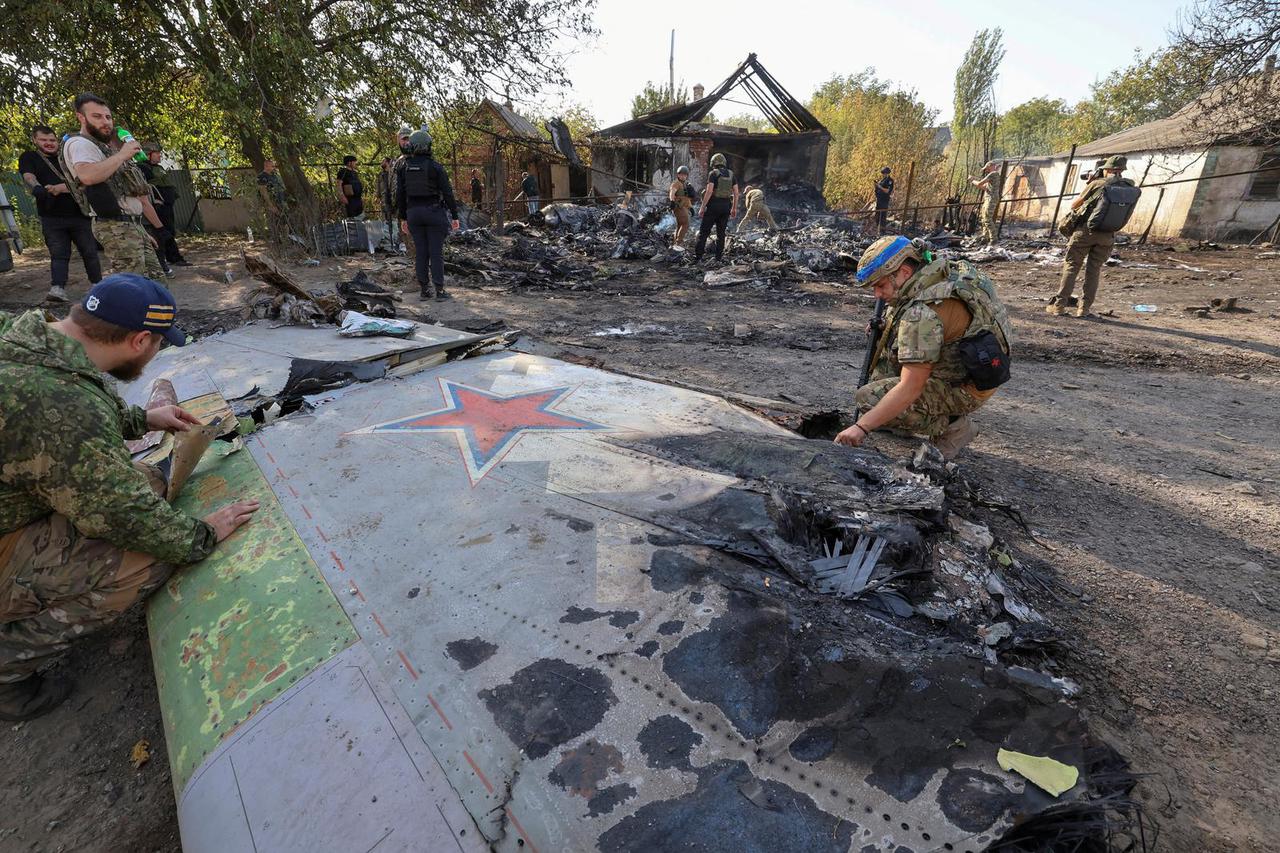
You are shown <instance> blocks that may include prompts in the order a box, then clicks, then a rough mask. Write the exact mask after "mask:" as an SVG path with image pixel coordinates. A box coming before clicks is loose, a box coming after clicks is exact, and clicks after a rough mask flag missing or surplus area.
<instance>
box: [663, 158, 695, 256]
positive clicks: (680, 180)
mask: <svg viewBox="0 0 1280 853" xmlns="http://www.w3.org/2000/svg"><path fill="white" fill-rule="evenodd" d="M695 198H697V193H695V192H694V191H693V187H691V186H689V167H688V166H681V167H679V168H678V169H676V179H675V180H674V181H672V182H671V188H670V189H669V190H667V199H668V200H669V201H670V202H671V211H672V213H674V214H675V217H676V230H675V231H673V232H671V245H672V246H683V245H684V238H685V236H686V235H687V234H688V233H689V219H690V211H691V210H693V201H694V199H695Z"/></svg>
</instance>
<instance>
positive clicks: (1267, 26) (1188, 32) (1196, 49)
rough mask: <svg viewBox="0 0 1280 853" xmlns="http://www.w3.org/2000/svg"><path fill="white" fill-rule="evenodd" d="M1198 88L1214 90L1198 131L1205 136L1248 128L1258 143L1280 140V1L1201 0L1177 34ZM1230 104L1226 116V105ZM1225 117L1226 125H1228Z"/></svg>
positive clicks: (1186, 14) (1176, 44)
mask: <svg viewBox="0 0 1280 853" xmlns="http://www.w3.org/2000/svg"><path fill="white" fill-rule="evenodd" d="M1172 36H1173V48H1174V49H1175V50H1177V51H1178V52H1179V53H1180V54H1181V55H1182V56H1183V57H1184V58H1185V61H1186V65H1187V66H1188V68H1187V69H1185V70H1184V73H1187V72H1189V73H1190V76H1191V77H1192V79H1193V80H1194V82H1195V83H1196V85H1197V88H1198V90H1199V92H1208V91H1209V90H1210V89H1214V90H1216V91H1214V93H1213V95H1212V99H1211V101H1210V102H1209V104H1208V106H1209V109H1206V110H1204V111H1203V113H1202V114H1201V115H1200V116H1198V117H1197V119H1196V120H1195V122H1194V126H1195V129H1196V130H1198V131H1200V132H1201V133H1202V134H1203V135H1204V136H1205V137H1206V138H1210V139H1211V138H1215V137H1218V136H1221V135H1222V134H1223V132H1224V130H1227V131H1231V130H1234V131H1238V132H1248V133H1249V134H1250V135H1251V136H1252V137H1253V138H1254V139H1255V140H1256V141H1258V142H1262V143H1268V144H1274V143H1277V142H1280V79H1278V78H1277V75H1276V73H1275V70H1274V63H1275V55H1276V51H1277V50H1278V49H1280V2H1277V1H1276V0H1214V2H1207V0H1198V2H1196V3H1195V5H1194V6H1192V7H1191V9H1190V10H1188V11H1186V12H1184V13H1183V15H1182V17H1181V19H1180V25H1179V26H1178V28H1177V29H1175V30H1174V32H1173V33H1172ZM1223 105H1225V106H1226V107H1227V109H1226V114H1225V115H1224V114H1223V111H1222V110H1221V109H1218V107H1221V106H1223ZM1224 120H1225V123H1224Z"/></svg>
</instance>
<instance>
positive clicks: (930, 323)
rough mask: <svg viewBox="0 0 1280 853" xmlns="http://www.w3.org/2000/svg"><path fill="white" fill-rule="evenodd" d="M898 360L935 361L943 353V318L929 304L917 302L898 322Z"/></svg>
mask: <svg viewBox="0 0 1280 853" xmlns="http://www.w3.org/2000/svg"><path fill="white" fill-rule="evenodd" d="M897 344H898V361H900V362H902V363H903V364H909V363H919V362H934V361H937V360H938V358H939V357H940V356H941V354H942V319H941V318H940V317H938V314H937V312H936V311H934V310H933V309H932V308H930V307H929V306H928V305H922V304H920V303H917V304H915V305H912V306H911V307H910V308H908V309H907V310H906V313H904V314H903V315H902V320H901V321H900V322H899V324H898V341H897Z"/></svg>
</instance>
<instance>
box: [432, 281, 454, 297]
mask: <svg viewBox="0 0 1280 853" xmlns="http://www.w3.org/2000/svg"><path fill="white" fill-rule="evenodd" d="M452 298H453V294H452V293H450V292H449V291H447V290H445V289H444V282H441V283H440V284H437V285H436V302H443V301H445V300H446V299H452Z"/></svg>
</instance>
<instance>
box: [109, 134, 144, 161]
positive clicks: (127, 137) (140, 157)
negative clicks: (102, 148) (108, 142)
mask: <svg viewBox="0 0 1280 853" xmlns="http://www.w3.org/2000/svg"><path fill="white" fill-rule="evenodd" d="M116 136H118V137H120V141H121V142H133V141H135V140H134V138H133V134H132V133H130V132H129V131H127V130H125V129H124V128H123V127H118V128H116ZM133 159H134V160H135V161H137V162H139V163H145V162H147V154H146V152H145V151H139V152H138V153H137V154H134V155H133Z"/></svg>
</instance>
